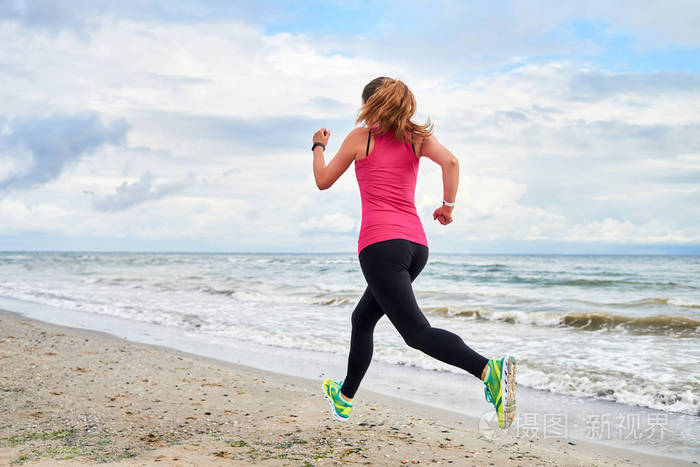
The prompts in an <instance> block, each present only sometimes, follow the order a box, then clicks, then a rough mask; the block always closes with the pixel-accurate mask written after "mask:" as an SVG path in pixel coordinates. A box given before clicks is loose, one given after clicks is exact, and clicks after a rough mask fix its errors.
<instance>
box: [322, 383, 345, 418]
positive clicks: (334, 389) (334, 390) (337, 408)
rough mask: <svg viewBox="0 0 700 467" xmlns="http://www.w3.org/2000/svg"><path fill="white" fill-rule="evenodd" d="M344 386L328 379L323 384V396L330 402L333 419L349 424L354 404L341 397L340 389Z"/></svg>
mask: <svg viewBox="0 0 700 467" xmlns="http://www.w3.org/2000/svg"><path fill="white" fill-rule="evenodd" d="M342 386H343V382H342V381H341V382H339V383H336V382H335V381H331V380H330V379H327V380H325V381H324V382H323V395H324V396H325V398H326V399H328V402H329V403H330V404H331V413H332V414H333V418H335V419H336V420H340V421H341V422H347V421H348V417H349V416H350V410H352V403H350V402H345V401H344V400H343V399H342V398H341V397H340V388H341V387H342Z"/></svg>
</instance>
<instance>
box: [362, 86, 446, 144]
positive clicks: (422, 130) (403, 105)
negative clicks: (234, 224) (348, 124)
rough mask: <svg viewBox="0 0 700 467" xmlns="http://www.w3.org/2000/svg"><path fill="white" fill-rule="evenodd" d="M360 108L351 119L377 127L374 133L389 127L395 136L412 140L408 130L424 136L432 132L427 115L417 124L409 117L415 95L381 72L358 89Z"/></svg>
mask: <svg viewBox="0 0 700 467" xmlns="http://www.w3.org/2000/svg"><path fill="white" fill-rule="evenodd" d="M362 100H363V104H362V108H361V109H360V112H359V115H358V117H357V120H355V123H360V122H365V124H366V125H369V124H370V122H371V123H372V124H375V125H377V126H378V127H379V130H378V134H380V135H381V134H384V133H386V132H387V131H392V132H393V133H394V134H395V135H396V138H397V139H399V140H401V141H404V142H412V141H411V138H410V137H409V133H412V134H413V135H414V136H418V137H421V138H427V137H428V136H430V135H431V134H432V133H433V124H432V123H431V122H430V119H428V121H427V122H426V123H425V124H424V125H419V124H417V123H414V122H412V121H411V117H413V115H414V114H415V113H416V99H415V97H414V96H413V93H412V92H411V90H410V89H408V86H406V84H405V83H404V82H403V81H401V80H398V79H392V78H387V77H385V76H382V77H379V78H375V79H373V80H372V81H370V82H369V84H367V86H365V88H364V89H363V91H362Z"/></svg>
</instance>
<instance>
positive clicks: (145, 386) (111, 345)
mask: <svg viewBox="0 0 700 467" xmlns="http://www.w3.org/2000/svg"><path fill="white" fill-rule="evenodd" d="M0 368H1V369H2V370H1V371H0V407H2V410H1V411H0V465H7V464H10V463H21V464H28V465H35V464H45V465H72V464H94V463H97V462H110V463H113V465H249V464H261V465H280V466H282V465H284V466H287V465H288V466H309V465H341V464H363V465H415V464H453V465H460V466H461V465H477V466H482V465H496V466H501V465H523V466H525V465H528V466H529V465H543V466H545V465H687V463H684V462H681V461H676V460H672V459H668V458H662V457H654V456H649V455H645V454H640V453H636V452H632V451H626V450H622V449H615V448H610V447H604V446H600V445H596V444H588V443H582V442H579V441H577V442H576V443H575V444H569V443H568V442H567V441H566V440H560V439H557V440H553V439H528V438H518V437H516V436H507V437H497V438H495V439H494V440H489V439H488V437H487V434H488V433H487V432H486V433H485V432H483V431H481V432H480V431H479V429H478V428H477V427H478V421H477V420H475V419H471V418H467V417H465V416H464V415H460V414H454V413H450V412H447V411H444V410H441V409H436V408H432V407H428V406H424V405H420V404H416V403H412V402H408V401H405V400H401V399H396V398H391V397H387V396H383V395H380V394H376V393H372V392H370V391H366V390H361V391H360V392H358V395H357V398H356V403H355V407H354V409H353V413H352V415H351V420H350V421H349V422H347V423H342V422H338V421H335V420H334V419H332V417H331V416H330V413H329V408H328V403H327V402H326V400H325V399H324V398H323V396H322V394H321V391H320V385H321V381H320V380H319V381H313V380H309V379H304V378H298V377H290V376H286V375H280V374H277V373H272V372H266V371H262V370H258V369H255V368H252V367H247V366H242V365H236V364H233V363H229V362H223V361H219V360H215V359H211V358H205V357H200V356H197V355H193V354H188V353H184V352H181V351H177V350H173V349H170V348H167V347H161V346H155V345H146V344H137V343H133V342H129V341H126V340H124V339H119V338H117V337H115V336H112V335H110V334H106V333H101V332H96V331H88V330H82V329H76V328H70V327H64V326H57V325H52V324H48V323H44V322H41V321H36V320H31V319H28V318H25V317H23V316H21V315H19V314H15V313H11V312H4V311H0ZM485 434H486V436H485Z"/></svg>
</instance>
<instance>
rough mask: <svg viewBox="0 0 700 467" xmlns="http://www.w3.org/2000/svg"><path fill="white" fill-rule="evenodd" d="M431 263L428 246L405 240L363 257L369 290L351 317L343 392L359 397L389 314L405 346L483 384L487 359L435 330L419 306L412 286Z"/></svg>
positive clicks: (374, 248)
mask: <svg viewBox="0 0 700 467" xmlns="http://www.w3.org/2000/svg"><path fill="white" fill-rule="evenodd" d="M427 261H428V247H426V246H425V245H421V244H419V243H415V242H411V241H409V240H404V239H393V240H385V241H382V242H378V243H373V244H371V245H369V246H367V247H365V248H363V249H362V251H361V252H360V267H361V268H362V273H363V274H364V276H365V279H366V280H367V289H366V290H365V293H364V294H363V295H362V298H360V301H359V303H358V304H357V306H356V307H355V311H353V313H352V335H351V338H350V355H349V357H348V372H347V375H346V376H345V380H344V382H343V387H342V392H343V394H344V395H345V396H347V397H350V398H352V397H355V392H356V391H357V388H358V387H359V386H360V382H361V381H362V378H363V377H364V376H365V372H367V368H369V364H370V362H371V361H372V350H373V343H372V335H373V333H374V326H375V325H376V324H377V321H379V318H381V317H382V316H384V314H386V315H387V316H388V317H389V320H391V323H392V324H393V325H394V326H395V327H396V329H397V330H398V331H399V333H400V334H401V337H403V339H404V341H405V342H406V344H408V345H409V346H410V347H413V348H414V349H418V350H420V351H422V352H425V353H426V354H428V355H430V356H431V357H434V358H437V359H438V360H440V361H442V362H445V363H448V364H450V365H454V366H456V367H459V368H462V369H463V370H465V371H468V372H469V373H471V374H472V375H474V376H476V377H477V378H479V379H481V371H482V370H483V369H484V367H485V366H486V364H487V363H488V359H487V358H485V357H483V356H482V355H480V354H478V353H477V352H475V351H474V350H472V349H471V348H469V347H468V346H467V345H466V344H465V343H464V341H463V340H462V338H461V337H459V336H458V335H456V334H453V333H451V332H449V331H445V330H444V329H438V328H434V327H431V326H430V323H428V320H427V319H426V318H425V315H423V312H422V311H421V310H420V308H419V307H418V304H417V303H416V298H415V296H414V295H413V288H412V287H411V283H412V282H413V280H414V279H415V278H416V277H417V276H418V274H419V273H420V272H421V271H422V270H423V267H424V266H425V263H426V262H427Z"/></svg>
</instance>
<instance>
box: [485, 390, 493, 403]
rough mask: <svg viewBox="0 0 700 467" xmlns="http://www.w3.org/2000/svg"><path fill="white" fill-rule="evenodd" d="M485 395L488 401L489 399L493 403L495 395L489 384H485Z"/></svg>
mask: <svg viewBox="0 0 700 467" xmlns="http://www.w3.org/2000/svg"><path fill="white" fill-rule="evenodd" d="M484 395H485V396H486V401H487V402H490V403H492V404H493V403H494V402H493V396H492V395H491V391H490V390H489V387H488V386H484Z"/></svg>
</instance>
